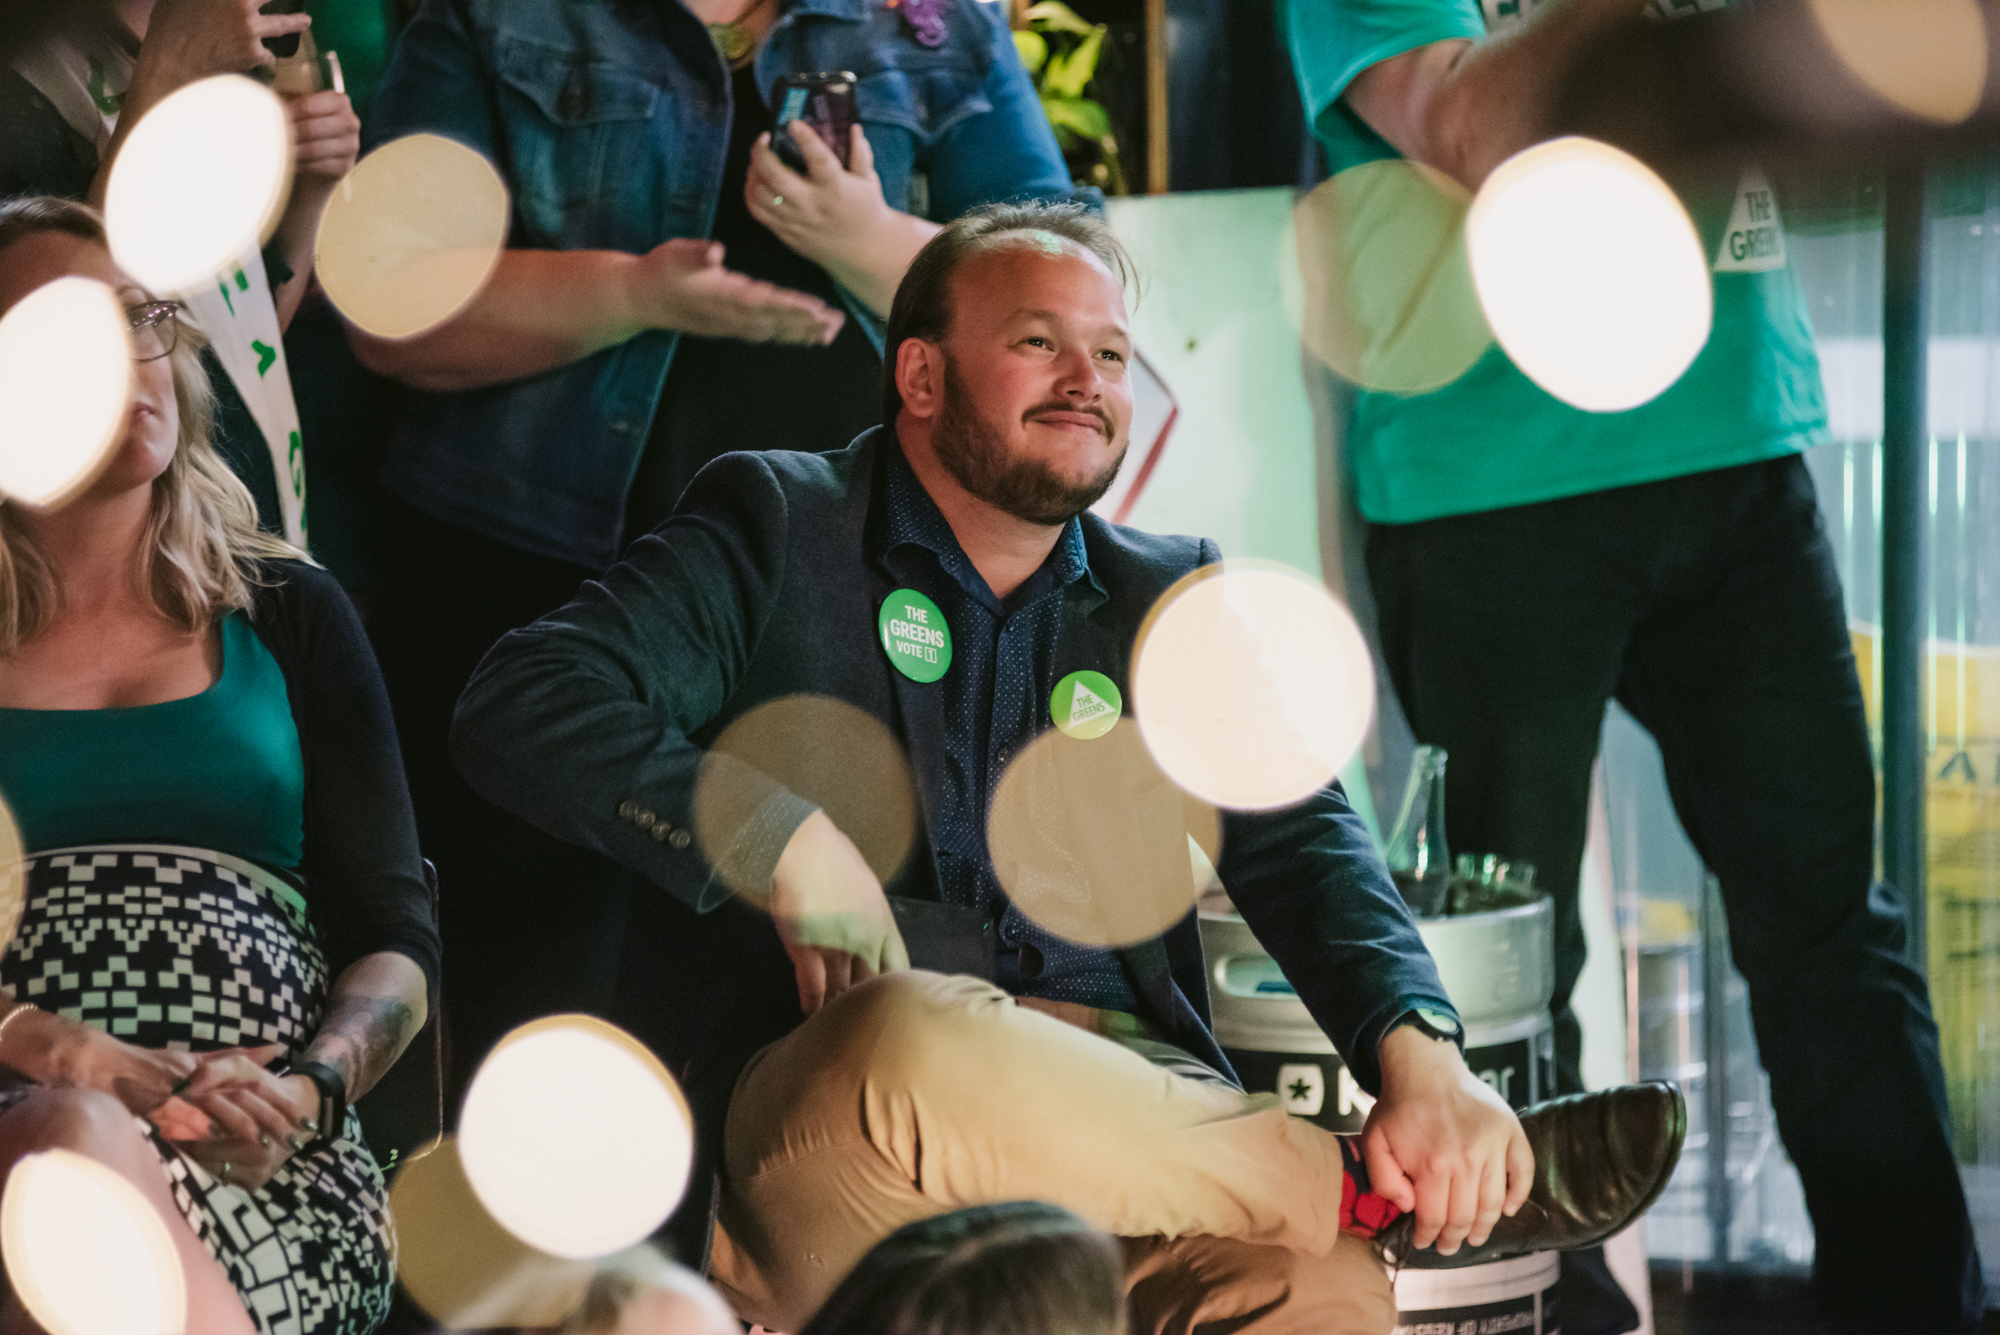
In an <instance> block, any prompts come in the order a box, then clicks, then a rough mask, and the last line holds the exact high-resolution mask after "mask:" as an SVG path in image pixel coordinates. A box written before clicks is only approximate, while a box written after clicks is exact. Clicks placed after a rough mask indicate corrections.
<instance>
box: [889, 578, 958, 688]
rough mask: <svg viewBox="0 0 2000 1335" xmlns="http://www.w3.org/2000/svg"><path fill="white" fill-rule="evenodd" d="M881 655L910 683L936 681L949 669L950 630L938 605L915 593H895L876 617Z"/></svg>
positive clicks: (900, 590)
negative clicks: (880, 636)
mask: <svg viewBox="0 0 2000 1335" xmlns="http://www.w3.org/2000/svg"><path fill="white" fill-rule="evenodd" d="M876 626H877V628H878V629H880V631H881V632H882V652H883V653H885V654H887V655H889V662H890V663H892V664H894V665H895V668H896V671H898V672H900V673H902V674H903V675H904V676H906V677H908V678H909V679H910V680H911V681H936V680H937V679H938V678H939V677H942V676H943V675H944V674H945V671H946V670H947V669H948V668H950V667H951V627H949V626H947V625H945V623H944V613H942V612H940V611H938V605H937V604H936V603H934V602H932V601H931V600H930V599H928V598H926V597H924V595H922V594H921V593H918V592H917V591H916V590H915V589H897V590H896V591H895V592H894V593H892V594H890V595H889V596H888V597H887V598H884V599H883V600H882V611H881V614H880V615H879V616H877V617H876Z"/></svg>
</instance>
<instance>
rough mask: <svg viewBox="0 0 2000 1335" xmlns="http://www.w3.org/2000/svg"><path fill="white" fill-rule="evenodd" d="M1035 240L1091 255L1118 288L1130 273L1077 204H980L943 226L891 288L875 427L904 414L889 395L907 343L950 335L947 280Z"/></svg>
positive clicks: (1108, 237) (1111, 241)
mask: <svg viewBox="0 0 2000 1335" xmlns="http://www.w3.org/2000/svg"><path fill="white" fill-rule="evenodd" d="M1036 234H1040V235H1041V236H1042V237H1053V238H1055V239H1056V240H1059V241H1068V242H1072V243H1074V244H1075V245H1077V246H1080V247H1082V248H1083V249H1084V250H1086V251H1088V252H1090V253H1091V254H1092V255H1095V256H1096V257H1097V258H1098V259H1099V260H1102V261H1103V262H1104V267H1105V268H1107V269H1109V270H1111V272H1112V274H1113V275H1115V276H1116V277H1117V279H1118V281H1119V283H1120V284H1129V283H1130V282H1131V281H1132V278H1133V275H1134V273H1135V268H1134V266H1133V264H1132V257H1131V256H1130V255H1129V254H1127V253H1126V250H1125V246H1124V244H1123V243H1122V242H1120V241H1119V240H1118V237H1117V235H1116V234H1115V233H1113V232H1112V230H1111V227H1110V224H1108V223H1106V222H1105V221H1104V220H1103V219H1102V218H1100V217H1098V216H1097V215H1096V214H1095V213H1092V212H1091V211H1090V210H1089V209H1088V208H1086V207H1084V206H1083V205H1081V204H986V205H982V206H981V207H979V208H976V209H974V210H972V212H970V213H968V214H966V215H964V216H963V217H961V218H958V219H956V220H955V221H953V222H950V223H947V224H946V225H945V229H944V230H943V231H941V232H939V233H938V234H937V235H936V236H934V237H932V238H931V239H930V241H929V242H928V243H927V244H926V245H925V246H924V248H923V249H922V250H920V251H918V252H917V257H916V258H915V259H914V260H911V261H910V268H909V272H907V273H905V274H904V275H903V281H902V283H901V284H899V285H898V286H897V288H896V299H895V301H894V302H893V303H891V305H890V307H889V331H888V339H887V342H886V343H885V344H884V347H883V361H882V420H883V421H884V422H886V423H890V424H893V423H894V422H895V420H896V414H897V413H899V412H901V411H902V410H903V396H902V394H901V393H900V392H899V391H898V390H897V389H896V352H897V350H898V349H899V348H901V347H902V346H903V342H904V340H906V339H912V338H920V339H923V340H924V341H925V342H926V343H937V342H941V341H942V340H943V339H944V336H945V334H946V333H947V332H948V331H949V330H950V329H951V277H952V275H953V274H955V273H957V272H958V269H959V266H960V265H962V264H964V263H965V262H966V261H967V260H969V259H972V258H974V257H975V256H978V255H983V254H985V253H986V252H987V251H990V250H998V249H1000V248H1002V247H1004V246H1008V245H1021V244H1026V245H1033V244H1034V242H1035V237H1036Z"/></svg>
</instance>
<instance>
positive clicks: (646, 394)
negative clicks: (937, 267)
mask: <svg viewBox="0 0 2000 1335" xmlns="http://www.w3.org/2000/svg"><path fill="white" fill-rule="evenodd" d="M781 4H782V6H783V12H782V13H781V14H780V16H779V18H778V20H777V22H776V24H775V26H774V27H773V29H772V31H771V34H770V36H769V38H768V40H767V41H766V42H765V44H764V46H763V48H762V50H761V51H760V52H759V53H758V56H757V63H756V68H755V75H756V80H757V86H758V88H759V89H760V90H762V91H763V93H764V96H765V100H766V103H767V104H768V102H769V99H770V90H771V88H772V87H773V85H775V84H776V82H777V80H778V79H779V78H780V77H782V76H783V75H786V74H790V73H797V72H812V71H818V70H850V71H852V72H854V73H855V74H856V75H857V76H859V83H858V85H857V88H856V93H855V102H856V107H857V110H858V111H859V113H860V117H861V121H862V124H863V128H864V129H865V131H866V133H867V135H868V142H869V145H870V147H871V148H873V149H874V152H875V170H876V172H877V173H878V175H879V176H880V177H881V180H882V192H883V195H884V196H885V197H886V198H887V200H888V202H889V204H890V206H891V207H893V208H896V209H901V210H904V211H906V212H907V211H912V210H911V195H912V189H911V187H912V182H913V180H914V179H915V178H916V177H917V176H918V174H920V173H921V175H922V176H923V178H924V181H925V183H926V185H927V187H928V189H927V191H920V192H919V193H920V194H927V196H928V209H927V212H928V214H929V216H931V217H933V218H937V219H940V220H945V219H950V218H954V217H957V216H958V215H959V214H961V213H963V212H964V211H965V210H967V209H969V208H972V207H974V206H975V205H978V204H983V203H989V202H993V201H998V200H1008V199H1028V198H1037V199H1051V198H1053V199H1063V198H1070V197H1073V196H1077V195H1080V194H1081V195H1085V196H1087V197H1093V198H1094V196H1095V193H1096V192H1094V191H1087V192H1080V191H1077V190H1076V189H1075V188H1074V187H1072V186H1071V184H1070V178H1069V172H1068V170H1067V169H1066V168H1065V167H1064V165H1063V160H1062V154H1061V153H1060V152H1059V151H1058V150H1057V148H1056V143H1055V138H1054V135H1053V134H1052V133H1051V132H1050V130H1049V127H1048V123H1047V121H1046V120H1045V119H1044V117H1043V115H1042V109H1041V104H1040V102H1039V100H1038V99H1037V97H1036V94H1035V90H1034V86H1033V84H1032V83H1031V82H1030V81H1029V78H1028V75H1027V72H1026V70H1025V69H1023V67H1022V65H1021V62H1020V59H1019V57H1018V56H1016V54H1015V52H1014V46H1013V41H1012V38H1011V37H1010V35H1009V33H1008V30H1007V5H1006V0H944V12H945V21H946V25H947V35H946V38H945V41H944V42H943V44H942V45H940V46H938V47H935V48H928V47H924V46H921V45H919V44H918V43H917V42H916V41H915V40H914V39H913V38H912V37H911V36H910V32H909V28H908V26H907V25H906V24H905V23H904V21H903V20H902V18H901V17H900V16H899V15H898V13H897V12H896V11H895V10H893V9H890V8H887V7H886V5H885V3H884V0H781ZM730 101H731V83H730V78H729V72H728V70H727V68H726V67H725V66H724V64H723V62H722V60H721V58H720V57H719V56H718V55H717V54H716V51H715V48H714V46H713V44H712V43H711V42H710V40H709V37H708V33H707V30H706V29H705V28H704V27H703V26H702V24H701V23H700V21H698V20H697V19H696V18H695V17H694V15H693V14H691V13H689V12H688V10H687V9H686V7H685V6H684V5H682V4H680V3H678V0H426V3H425V5H424V7H423V10H422V12H420V13H419V14H418V15H417V17H416V18H415V19H413V20H412V21H411V23H410V25H409V26H408V27H407V28H406V29H405V30H404V32H403V35H402V37H401V39H400V41H399V42H398V44H397V47H396V51H395V54H394V56H393V57H392V58H391V60H390V64H389V68H388V71H387V73H386V75H385V76H384V78H383V82H382V85H381V88H380V90H379V92H378V93H377V95H376V103H375V109H374V114H373V117H372V119H371V123H370V125H369V127H368V131H367V141H368V146H370V147H373V146H374V145H375V144H378V143H381V142H384V141H386V140H389V139H393V138H396V137H399V136H402V135H406V134H414V133H418V132H423V131H428V132H431V133H434V134H441V135H445V136H447V137H449V138H452V139H455V140H458V141H459V142H461V143H464V144H467V145H470V146H471V147H472V148H475V149H477V150H478V151H479V152H481V153H483V154H485V155H486V156H487V157H488V158H490V159H491V160H492V161H493V163H494V164H495V165H496V166H497V167H498V168H499V171H500V174H501V175H502V177H504V178H505V180H506V182H507V185H508V188H509V190H510V191H511V192H512V197H513V219H512V231H511V236H510V239H509V242H508V244H509V245H510V246H511V247H514V248H517V249H529V250H577V249H602V250H623V251H627V252H630V253H634V254H639V253H643V252H645V251H647V250H650V249H651V248H652V247H654V246H656V245H658V244H659V243H660V242H662V241H666V240H668V239H670V238H673V237H687V236H694V237H705V236H707V235H709V231H710V228H711V227H712V226H713V225H714V220H715V211H716V204H717V199H718V196H719V193H720V190H721V183H722V175H723V166H724V157H725V155H726V153H727V152H728V146H729V116H730ZM918 202H919V204H922V202H923V201H922V200H921V199H920V200H919V201H918ZM847 304H848V306H849V308H850V318H859V319H861V320H862V322H863V327H864V328H865V329H867V330H868V331H869V333H870V334H871V336H872V337H874V338H875V340H876V342H877V344H878V346H879V343H880V327H879V324H878V322H877V321H876V320H875V319H874V317H873V316H872V315H869V314H868V313H867V312H866V310H865V308H864V307H862V306H861V304H860V303H859V302H858V301H856V300H854V299H853V298H852V297H849V298H848V300H847ZM678 337H679V336H678V335H677V334H675V333H673V332H670V331H665V330H655V331H650V332H647V333H644V334H640V335H639V336H638V337H636V338H633V339H631V340H629V341H627V342H625V343H622V344H619V345H618V346H616V347H612V348H607V349H605V350H604V351H602V352H598V353H595V354H593V355H592V356H589V357H586V358H584V359H583V360H581V361H578V362H574V363H572V364H570V365H568V366H564V367H560V368H558V369H556V370H553V371H549V372H545V373H543V374H541V375H536V376H530V377H527V378H526V379H522V380H517V381H512V382H509V383H507V384H503V385H495V386H491V387H489V388H485V389H478V390H471V391H466V392H461V393H444V394H438V393H426V392H420V391H415V390H413V391H411V392H410V393H409V395H408V396H407V397H406V400H405V407H404V409H403V414H402V417H401V419H400V421H399V422H398V423H397V426H396V429H395V433H394V435H393V437H392V439H391V443H390V446H389V453H388V460H387V463H386V464H385V466H384V469H383V481H384V482H385V483H386V484H387V485H388V486H389V488H390V490H392V491H394V492H396V493H397V494H399V495H400V496H402V497H403V498H404V499H405V500H407V501H409V502H410V503H411V504H413V505H415V506H417V507H418V508H419V509H421V510H424V511H426V512H428V513H430V514H432V515H434V516H436V517H438V518H440V519H443V520H446V521H448V522H450V523H454V524H458V525H461V526H463V527H466V528H470V529H473V530H475V531H477V532H479V533H482V534H485V535H486V536H488V537H491V538H494V539H497V540H499V541H501V542H505V543H508V544H510V545H512V546H515V547H519V548H521V549H523V550H526V551H530V552H535V553H538V554H540V555H544V556H551V557H555V558H558V559H560V560H564V561H569V562H572V563H574V564H577V565H582V566H587V567H590V568H591V569H603V568H605V567H606V566H609V565H610V564H611V563H612V562H613V561H615V560H616V559H617V557H618V552H619V539H620V536H621V529H622V526H623V523H624V517H625V498H626V493H627V491H628V490H629V488H630V487H631V484H632V478H633V475H634V473H635V472H636V471H637V469H638V466H639V456H640V454H641V452H642V451H643V450H644V449H645V445H646V439H647V434H648V431H649V430H650V428H651V425H652V420H653V411H654V409H655V407H656V406H657V404H658V402H659V398H660V391H661V388H662V386H663V385H664V384H665V383H666V376H667V367H668V365H669V363H670V362H671V361H672V360H673V355H674V345H675V343H676V342H677V340H678ZM772 390H773V392H775V393H782V392H783V391H784V387H783V386H781V385H774V386H773V387H772ZM759 444H760V442H756V441H745V442H744V445H745V446H746V447H750V448H755V447H757V446H758V445H759Z"/></svg>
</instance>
